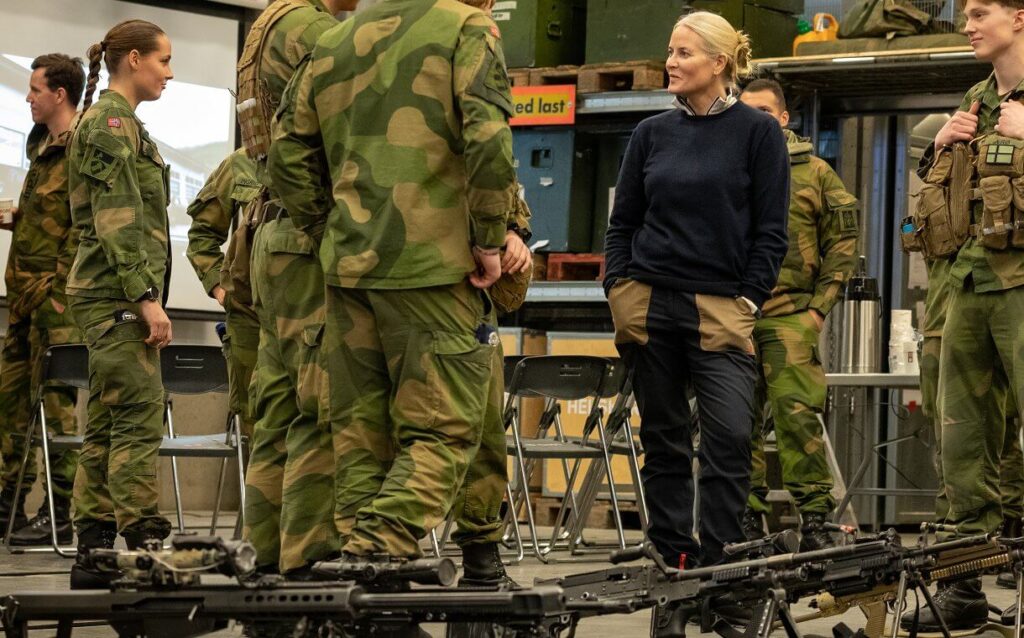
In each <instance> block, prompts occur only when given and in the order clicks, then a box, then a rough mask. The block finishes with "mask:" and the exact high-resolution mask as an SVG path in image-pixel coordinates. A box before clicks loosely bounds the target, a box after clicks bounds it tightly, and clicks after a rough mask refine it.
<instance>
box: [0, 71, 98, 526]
mask: <svg viewBox="0 0 1024 638" xmlns="http://www.w3.org/2000/svg"><path fill="white" fill-rule="evenodd" d="M84 88H85V73H84V72H83V71H82V61H81V60H80V59H78V58H70V57H68V56H66V55H64V54H62V53H50V54H48V55H41V56H39V57H38V58H36V59H35V60H33V61H32V77H31V79H30V80H29V92H28V96H27V97H26V101H27V102H28V103H29V104H30V105H31V111H32V122H33V123H34V124H35V126H34V127H33V128H32V131H31V132H30V133H29V137H28V147H27V149H26V154H27V156H28V159H29V162H31V164H30V166H29V169H28V174H27V175H26V176H25V183H24V185H23V186H22V190H21V199H20V200H19V202H18V209H17V211H16V215H15V218H14V222H13V225H11V226H5V227H2V228H4V229H5V230H10V231H13V236H12V238H11V249H10V253H9V254H8V257H7V272H6V274H5V283H6V285H7V299H8V303H9V317H8V322H9V323H8V326H7V334H6V336H5V338H4V343H3V354H2V355H0V454H2V456H3V473H2V479H3V492H2V494H0V525H2V528H0V529H3V530H6V529H7V524H8V521H9V520H10V517H11V516H13V517H14V521H15V529H16V530H17V531H16V532H15V533H14V535H13V536H12V538H11V544H12V545H34V544H38V543H45V542H46V541H47V539H49V537H50V514H49V510H48V508H47V507H46V504H45V503H44V504H43V507H42V508H41V509H40V511H39V514H37V515H36V516H35V517H34V518H33V519H32V520H31V521H26V520H25V512H24V503H25V496H26V495H27V494H28V492H29V491H30V490H31V489H32V484H33V483H35V478H36V455H35V451H34V450H33V451H32V453H31V454H30V456H29V457H28V466H27V467H25V477H24V479H23V481H22V486H21V495H20V497H19V498H18V502H17V503H15V502H14V491H15V487H16V486H15V481H17V480H18V473H19V472H20V471H21V469H22V468H21V462H22V459H23V458H24V455H25V441H26V436H27V435H28V427H29V424H30V423H31V422H32V415H33V411H34V409H35V406H34V405H33V400H34V399H36V398H37V395H36V392H37V391H38V390H39V389H40V388H39V384H40V381H41V365H40V364H41V363H42V357H43V353H44V352H46V349H47V348H49V347H50V346H51V345H58V344H66V343H77V342H79V341H81V337H80V335H79V333H78V329H77V327H75V325H74V322H73V321H72V320H71V315H70V313H68V312H65V307H66V306H67V299H66V298H65V296H64V287H65V285H66V284H67V277H68V271H69V270H70V269H71V264H72V262H73V261H74V259H75V251H76V250H77V248H78V241H77V234H76V233H74V232H72V224H71V206H70V204H69V203H68V162H67V148H68V144H69V143H70V141H71V136H72V135H73V134H74V130H75V126H76V125H77V124H78V120H77V117H76V113H77V110H78V101H79V100H80V99H81V97H82V90H83V89H84ZM76 398H77V391H76V390H75V389H74V388H68V387H59V386H50V387H47V389H46V390H45V391H44V392H43V403H44V406H45V410H46V416H47V419H48V421H49V422H50V423H52V424H53V425H54V426H55V430H56V431H58V432H60V433H61V434H75V433H76V427H75V399H76ZM51 463H52V467H53V497H54V499H53V500H54V510H55V514H56V525H57V540H58V541H59V542H61V543H70V542H71V537H72V530H71V489H72V485H73V482H74V478H75V466H76V465H77V464H78V454H77V453H76V452H73V451H70V450H67V451H63V452H55V453H53V454H52V458H51Z"/></svg>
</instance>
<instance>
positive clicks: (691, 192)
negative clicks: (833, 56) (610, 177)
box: [605, 102, 789, 307]
mask: <svg viewBox="0 0 1024 638" xmlns="http://www.w3.org/2000/svg"><path fill="white" fill-rule="evenodd" d="M788 210H789V154H788V151H787V149H786V141H785V138H784V137H783V134H782V128H781V127H780V126H779V124H778V122H776V121H775V120H774V119H772V118H771V116H769V115H767V114H766V113H762V112H761V111H758V110H757V109H753V108H750V107H748V106H747V105H745V104H743V103H742V102H740V103H737V104H735V105H733V106H732V107H730V108H728V109H726V110H725V111H722V112H720V113H717V114H714V115H707V116H702V117H696V116H691V115H688V114H686V113H684V112H683V111H681V110H678V109H674V110H672V111H667V112H665V113H662V114H660V115H656V116H654V117H651V118H648V119H646V120H644V121H643V122H641V123H640V125H639V126H637V128H636V131H634V133H633V137H632V139H630V141H629V147H628V148H627V150H626V156H625V158H623V162H622V170H621V172H620V173H619V182H618V185H617V186H616V189H615V204H614V208H613V209H612V216H611V220H610V221H609V224H608V234H607V236H606V238H605V252H606V259H607V265H606V269H605V270H606V275H605V289H606V290H607V289H608V288H610V287H611V285H612V283H614V281H615V279H617V278H619V277H626V276H628V277H631V278H633V279H637V280H639V281H642V282H645V283H648V284H652V285H654V286H662V287H666V288H672V289H675V290H681V291H684V292H692V293H701V294H710V295H721V296H738V295H742V296H744V297H747V298H748V299H750V300H751V301H753V302H754V303H755V304H757V305H758V307H760V306H761V305H762V304H764V302H765V301H766V300H767V299H768V298H769V297H770V296H771V290H772V288H773V287H774V286H775V282H776V280H777V278H778V275H779V266H780V265H781V263H782V258H783V257H784V256H785V254H786V250H787V247H788V240H787V236H786V220H787V217H788Z"/></svg>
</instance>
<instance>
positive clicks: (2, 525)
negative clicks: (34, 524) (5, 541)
mask: <svg viewBox="0 0 1024 638" xmlns="http://www.w3.org/2000/svg"><path fill="white" fill-rule="evenodd" d="M27 494H28V490H21V494H20V495H19V496H18V503H17V504H15V503H14V488H13V487H7V488H4V490H3V492H0V534H4V533H6V532H7V523H8V521H10V519H11V512H14V529H21V528H22V527H25V526H26V525H28V517H27V516H25V496H27Z"/></svg>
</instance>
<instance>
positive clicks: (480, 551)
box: [459, 543, 519, 590]
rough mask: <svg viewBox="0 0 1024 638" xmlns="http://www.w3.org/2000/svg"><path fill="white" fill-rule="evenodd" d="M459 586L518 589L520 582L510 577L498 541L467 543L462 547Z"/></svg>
mask: <svg viewBox="0 0 1024 638" xmlns="http://www.w3.org/2000/svg"><path fill="white" fill-rule="evenodd" d="M459 587H496V588H499V589H503V590H509V589H518V588H519V584H518V583H516V581H514V580H512V578H510V577H509V575H508V573H507V572H506V571H505V564H504V563H502V562H501V553H500V552H499V551H498V544H497V543H482V544H476V545H466V546H465V547H463V548H462V578H460V579H459Z"/></svg>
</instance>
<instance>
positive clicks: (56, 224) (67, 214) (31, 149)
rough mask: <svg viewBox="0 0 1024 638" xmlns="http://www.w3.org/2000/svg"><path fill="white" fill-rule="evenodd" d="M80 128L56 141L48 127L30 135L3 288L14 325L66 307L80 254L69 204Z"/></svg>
mask: <svg viewBox="0 0 1024 638" xmlns="http://www.w3.org/2000/svg"><path fill="white" fill-rule="evenodd" d="M77 125H78V117H77V116H76V118H75V119H74V120H73V121H72V123H71V128H69V129H68V130H67V131H65V132H64V133H62V134H60V135H58V136H57V137H52V136H50V135H49V131H48V129H47V128H46V127H45V126H43V125H41V124H40V125H36V126H35V127H33V129H32V131H31V133H29V138H28V145H27V149H26V155H27V156H28V159H29V162H30V165H29V169H28V173H27V174H26V175H25V182H24V184H23V185H22V189H21V198H20V199H19V200H18V215H17V217H16V218H15V219H16V222H17V223H16V224H15V226H14V232H13V233H12V235H11V248H10V252H9V253H8V256H7V270H6V272H5V273H4V283H5V284H6V285H7V304H8V310H9V312H10V321H11V323H17V322H18V321H20V320H22V319H27V318H28V316H29V315H30V314H31V313H32V311H33V310H35V309H36V308H38V307H39V306H40V305H42V303H43V302H44V301H46V300H47V299H51V298H52V299H54V300H55V301H57V302H58V303H60V304H61V305H66V300H65V298H64V288H65V286H66V284H67V279H68V271H69V270H71V264H72V262H74V260H75V252H76V251H77V250H78V242H77V234H76V233H75V232H73V230H72V223H71V206H70V204H69V203H68V161H67V160H68V157H67V151H68V148H67V147H68V144H69V143H70V141H71V137H72V135H74V132H75V127H76V126H77Z"/></svg>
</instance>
